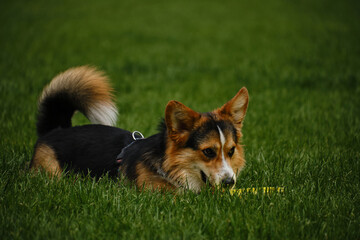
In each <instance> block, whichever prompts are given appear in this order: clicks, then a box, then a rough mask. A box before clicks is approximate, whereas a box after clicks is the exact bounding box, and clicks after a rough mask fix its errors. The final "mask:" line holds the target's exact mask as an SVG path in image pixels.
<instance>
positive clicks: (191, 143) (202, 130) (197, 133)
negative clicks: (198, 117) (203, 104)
mask: <svg viewBox="0 0 360 240" xmlns="http://www.w3.org/2000/svg"><path fill="white" fill-rule="evenodd" d="M207 115H208V116H209V117H210V118H209V120H208V121H206V122H205V124H203V125H202V126H200V127H198V128H197V129H195V130H194V131H193V132H192V133H191V134H190V137H189V139H188V141H187V142H186V145H185V146H186V147H189V148H192V149H194V150H199V144H200V143H201V142H203V141H204V139H205V138H206V137H207V136H208V134H209V133H210V132H213V131H216V132H217V133H218V132H219V130H218V126H219V127H220V129H221V130H222V131H223V132H224V133H226V132H230V133H231V134H232V136H233V139H234V142H235V143H237V141H238V139H237V135H236V128H235V127H234V125H233V124H232V123H231V122H229V121H215V120H214V118H213V117H212V116H211V114H210V113H207Z"/></svg>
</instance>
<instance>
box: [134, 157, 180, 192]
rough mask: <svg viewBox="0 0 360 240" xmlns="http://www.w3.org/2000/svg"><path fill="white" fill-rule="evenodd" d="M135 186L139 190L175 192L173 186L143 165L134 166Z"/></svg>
mask: <svg viewBox="0 0 360 240" xmlns="http://www.w3.org/2000/svg"><path fill="white" fill-rule="evenodd" d="M136 173H137V175H138V177H137V178H136V186H137V187H139V188H140V189H148V190H175V189H176V188H175V186H174V185H172V184H170V183H169V182H168V181H166V180H165V179H164V178H162V177H161V176H159V175H158V174H155V173H153V172H152V171H150V170H149V169H148V168H147V167H146V166H145V165H144V164H142V163H139V164H138V165H137V166H136Z"/></svg>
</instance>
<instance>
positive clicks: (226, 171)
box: [215, 126, 235, 184]
mask: <svg viewBox="0 0 360 240" xmlns="http://www.w3.org/2000/svg"><path fill="white" fill-rule="evenodd" d="M217 128H218V130H219V135H220V143H221V159H222V166H221V168H220V170H219V172H218V174H216V176H215V182H216V184H220V183H221V181H222V180H223V179H225V178H228V177H231V178H233V179H234V181H235V174H234V171H233V169H232V168H231V167H230V165H229V163H228V162H227V161H226V158H225V154H224V146H225V143H226V139H225V136H224V133H223V132H222V131H221V128H220V127H219V126H217Z"/></svg>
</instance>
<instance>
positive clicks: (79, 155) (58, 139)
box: [37, 125, 132, 177]
mask: <svg viewBox="0 0 360 240" xmlns="http://www.w3.org/2000/svg"><path fill="white" fill-rule="evenodd" d="M131 142H132V136H131V133H130V132H129V131H126V130H122V129H120V128H115V127H109V126H104V125H84V126H79V127H72V128H65V129H62V128H57V129H55V130H53V131H51V132H50V133H48V134H46V135H45V136H43V137H41V138H39V140H38V143H37V144H40V143H44V144H46V145H48V146H50V147H51V148H52V149H54V151H55V153H56V155H57V159H58V161H59V163H60V166H61V167H62V168H65V170H72V171H74V172H81V173H85V174H87V173H88V172H90V175H91V176H93V177H100V176H101V175H103V174H106V173H108V174H109V175H110V176H114V177H115V176H117V173H118V166H119V164H118V163H117V162H116V156H117V155H118V154H119V153H120V152H121V149H122V148H123V147H125V146H127V145H128V144H129V143H131Z"/></svg>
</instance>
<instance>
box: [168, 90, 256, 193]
mask: <svg viewBox="0 0 360 240" xmlns="http://www.w3.org/2000/svg"><path fill="white" fill-rule="evenodd" d="M248 101H249V96H248V92H247V89H246V88H242V89H241V90H240V91H239V92H238V93H237V94H236V95H235V96H234V97H233V98H232V99H231V100H230V101H229V102H227V103H226V104H224V105H223V106H222V107H221V108H219V109H215V110H214V111H213V112H212V117H213V118H215V120H217V121H221V120H225V121H230V122H232V123H233V124H234V126H235V128H236V129H237V137H238V139H239V140H240V139H241V137H242V134H241V128H242V122H243V120H244V118H245V114H246V110H247V106H248ZM165 120H166V124H167V127H168V134H169V136H170V139H168V142H167V149H166V158H165V160H164V162H163V166H162V168H163V169H164V170H165V171H166V172H168V174H169V177H171V178H172V179H173V180H174V181H177V182H179V183H180V184H181V185H183V186H188V187H189V188H190V189H193V190H195V191H199V190H200V189H201V187H202V186H204V183H203V181H202V180H201V174H200V169H201V170H203V171H204V172H205V171H206V174H207V176H208V177H209V180H210V183H211V184H212V185H217V184H218V179H217V180H215V179H214V178H212V176H215V175H216V173H217V172H218V171H219V169H220V167H221V164H222V155H221V151H224V153H228V152H229V151H230V149H231V148H232V147H235V151H234V154H233V156H232V157H229V156H228V155H227V154H224V157H225V160H226V162H227V163H228V165H229V166H230V167H231V168H232V170H233V171H234V173H235V174H236V176H237V175H238V174H239V172H240V171H241V169H242V168H243V167H244V166H245V156H244V149H243V146H242V145H240V144H239V143H237V142H234V140H233V138H232V136H231V135H232V134H231V133H230V132H224V136H225V142H226V144H225V145H224V149H221V148H222V147H221V143H220V138H219V132H217V131H213V132H210V133H209V134H208V136H207V139H206V140H204V141H203V143H202V144H201V145H200V146H199V150H193V149H189V148H182V146H183V143H185V142H186V141H187V139H188V137H189V136H190V134H191V131H192V130H194V129H196V128H198V127H200V126H201V125H203V124H204V123H205V122H206V121H209V120H210V119H209V117H208V116H207V115H204V114H200V113H197V112H195V111H193V110H192V109H190V108H188V107H186V106H185V105H183V104H182V103H179V102H176V101H170V102H169V103H168V105H167V107H166V111H165ZM206 148H213V149H215V150H216V153H217V157H216V159H211V160H209V159H208V158H207V157H205V156H204V154H203V152H202V150H203V149H206Z"/></svg>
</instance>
